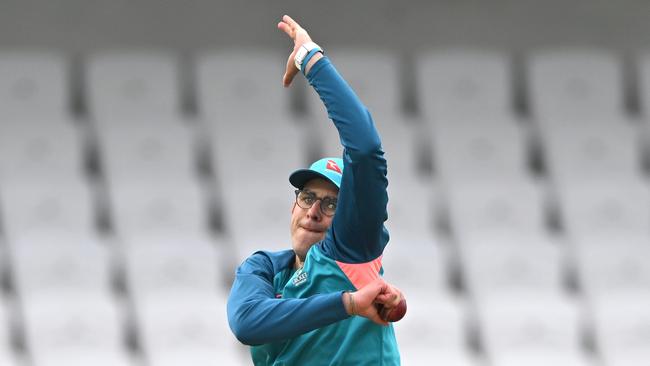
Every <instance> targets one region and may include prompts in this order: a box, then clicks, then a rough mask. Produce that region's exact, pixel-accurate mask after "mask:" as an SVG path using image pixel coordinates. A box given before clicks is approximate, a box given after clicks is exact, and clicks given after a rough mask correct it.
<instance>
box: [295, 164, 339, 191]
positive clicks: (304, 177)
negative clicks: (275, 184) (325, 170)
mask: <svg viewBox="0 0 650 366" xmlns="http://www.w3.org/2000/svg"><path fill="white" fill-rule="evenodd" d="M315 178H320V179H325V180H326V181H328V182H332V184H334V185H335V186H336V187H337V188H340V187H339V185H338V183H336V182H335V181H333V180H332V179H330V177H328V176H326V175H324V174H321V173H319V172H316V171H313V170H311V169H298V170H296V171H295V172H293V173H291V175H290V176H289V183H291V185H293V186H294V187H296V188H298V189H303V188H304V187H305V184H307V182H309V181H310V180H312V179H315Z"/></svg>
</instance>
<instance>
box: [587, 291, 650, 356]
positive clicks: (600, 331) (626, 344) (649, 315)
mask: <svg viewBox="0 0 650 366" xmlns="http://www.w3.org/2000/svg"><path fill="white" fill-rule="evenodd" d="M591 305H592V309H591V312H590V315H591V317H592V322H593V327H594V329H593V330H594V336H595V340H596V345H597V348H598V350H599V355H600V357H601V359H602V361H603V364H604V365H606V366H641V365H643V364H645V363H647V362H648V359H650V337H649V336H648V329H650V297H648V294H647V293H643V294H641V293H639V294H628V295H623V296H616V295H611V296H609V295H608V296H603V297H600V298H599V299H597V300H596V301H594V302H592V303H591Z"/></svg>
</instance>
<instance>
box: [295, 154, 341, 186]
mask: <svg viewBox="0 0 650 366" xmlns="http://www.w3.org/2000/svg"><path fill="white" fill-rule="evenodd" d="M341 177H343V159H341V158H323V159H320V160H318V161H316V162H315V163H313V164H312V165H311V166H310V167H309V169H298V170H296V171H295V172H293V173H291V175H290V176H289V182H290V183H291V184H292V185H293V186H294V187H296V188H298V189H302V188H303V187H304V186H305V184H306V183H307V182H308V181H310V180H312V179H314V178H322V179H325V180H328V181H330V182H332V183H334V185H336V187H337V188H339V189H340V188H341Z"/></svg>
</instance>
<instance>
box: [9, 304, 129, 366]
mask: <svg viewBox="0 0 650 366" xmlns="http://www.w3.org/2000/svg"><path fill="white" fill-rule="evenodd" d="M22 312H23V319H24V324H23V325H24V332H25V340H26V345H27V349H28V351H29V353H30V355H31V358H32V360H33V362H34V364H35V365H55V364H58V365H61V364H63V363H55V362H54V361H59V362H61V361H60V359H59V358H61V359H63V360H65V361H66V362H70V363H66V364H67V365H75V366H76V365H84V364H85V365H87V364H93V365H109V364H110V365H119V366H122V365H129V364H130V363H129V362H128V356H127V350H126V347H125V343H124V330H123V325H124V322H123V319H122V314H121V312H120V310H119V309H118V306H117V304H116V303H115V301H114V299H112V298H108V297H105V296H97V295H94V294H83V293H82V294H78V295H76V296H66V297H65V298H63V297H60V296H56V297H50V298H47V299H45V298H42V299H41V300H40V301H26V302H24V303H23V304H22ZM109 361H110V362H114V363H108V362H109ZM84 362H86V363H84Z"/></svg>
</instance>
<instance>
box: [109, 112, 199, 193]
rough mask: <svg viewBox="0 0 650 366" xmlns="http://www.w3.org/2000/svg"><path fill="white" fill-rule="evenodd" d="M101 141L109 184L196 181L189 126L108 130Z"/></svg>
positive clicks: (193, 147) (195, 156) (194, 142)
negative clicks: (171, 180) (169, 180)
mask: <svg viewBox="0 0 650 366" xmlns="http://www.w3.org/2000/svg"><path fill="white" fill-rule="evenodd" d="M99 138H100V141H99V145H100V153H101V157H102V163H103V170H104V173H105V174H106V180H107V181H108V182H109V184H110V183H113V182H129V181H132V182H141V181H145V182H146V181H149V182H155V181H158V180H168V179H186V180H192V179H197V176H198V173H197V165H198V164H197V142H196V136H195V134H194V132H193V131H192V130H190V129H189V128H187V126H183V125H180V124H178V125H167V126H139V125H132V126H129V127H128V128H115V129H113V128H110V129H108V128H107V129H105V130H104V131H102V132H101V133H100V136H99Z"/></svg>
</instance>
